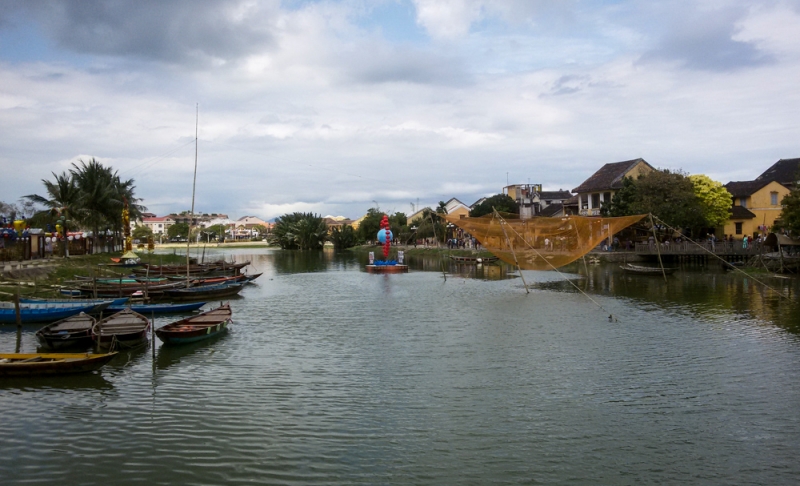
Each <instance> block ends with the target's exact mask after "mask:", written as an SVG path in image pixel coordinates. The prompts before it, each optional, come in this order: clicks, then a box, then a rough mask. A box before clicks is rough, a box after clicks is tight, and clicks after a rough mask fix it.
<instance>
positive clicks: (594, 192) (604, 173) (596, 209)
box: [572, 158, 655, 216]
mask: <svg viewBox="0 0 800 486" xmlns="http://www.w3.org/2000/svg"><path fill="white" fill-rule="evenodd" d="M654 170H655V169H654V168H653V166H651V165H650V164H648V163H647V162H646V161H645V160H644V159H641V158H639V159H633V160H626V161H623V162H612V163H610V164H606V165H604V166H603V167H601V168H600V170H598V171H597V172H595V173H594V174H592V176H591V177H589V178H588V179H586V180H585V181H583V183H582V184H581V185H580V186H578V187H576V188H575V189H573V190H572V192H573V193H576V194H577V195H578V214H580V215H581V216H600V208H601V207H602V205H603V203H604V202H610V201H611V198H612V197H614V194H615V193H616V192H617V191H619V190H620V189H622V181H623V179H625V178H626V177H632V178H633V179H637V178H638V177H639V176H641V175H644V174H647V173H649V172H652V171H654Z"/></svg>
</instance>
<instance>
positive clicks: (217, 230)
mask: <svg viewBox="0 0 800 486" xmlns="http://www.w3.org/2000/svg"><path fill="white" fill-rule="evenodd" d="M226 229H227V227H226V226H225V225H224V224H215V225H211V226H209V227H208V228H206V229H205V231H206V232H207V233H211V234H212V235H213V237H214V238H216V239H220V238H223V237H225V230H226Z"/></svg>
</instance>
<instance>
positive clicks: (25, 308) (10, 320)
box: [0, 301, 110, 324]
mask: <svg viewBox="0 0 800 486" xmlns="http://www.w3.org/2000/svg"><path fill="white" fill-rule="evenodd" d="M109 303H110V302H109V301H106V302H105V305H107V304H109ZM97 307H98V304H93V303H92V304H85V303H82V302H76V303H74V304H73V303H68V302H58V303H50V302H48V303H20V305H19V311H20V318H21V321H22V323H23V324H33V323H38V322H53V321H58V320H60V319H66V318H67V317H70V316H74V315H75V314H80V313H81V312H85V313H87V314H88V313H90V312H92V310H94V309H95V308H97ZM16 322H17V313H16V308H15V307H14V303H13V302H0V324H14V323H16Z"/></svg>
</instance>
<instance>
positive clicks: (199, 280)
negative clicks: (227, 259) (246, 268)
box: [169, 275, 247, 287]
mask: <svg viewBox="0 0 800 486" xmlns="http://www.w3.org/2000/svg"><path fill="white" fill-rule="evenodd" d="M169 279H170V280H173V281H179V280H183V282H184V283H185V282H186V276H185V275H184V276H179V275H176V276H172V277H169ZM246 280H247V276H246V275H232V276H228V277H225V276H222V277H194V278H192V279H191V283H192V286H193V287H201V286H204V285H216V284H221V283H227V282H244V281H246Z"/></svg>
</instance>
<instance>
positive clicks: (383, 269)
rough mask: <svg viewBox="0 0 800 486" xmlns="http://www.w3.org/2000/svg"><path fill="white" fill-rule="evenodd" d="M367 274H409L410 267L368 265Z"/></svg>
mask: <svg viewBox="0 0 800 486" xmlns="http://www.w3.org/2000/svg"><path fill="white" fill-rule="evenodd" d="M367 273H408V265H367Z"/></svg>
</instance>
